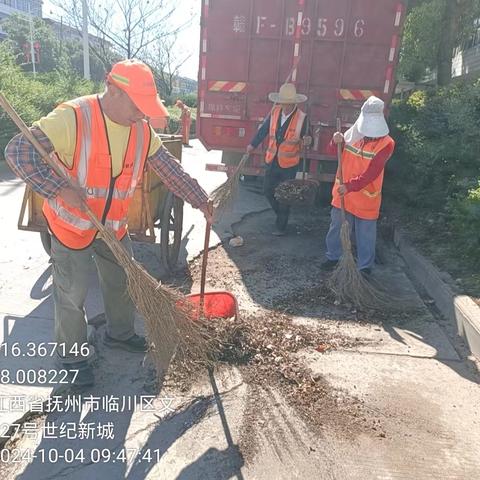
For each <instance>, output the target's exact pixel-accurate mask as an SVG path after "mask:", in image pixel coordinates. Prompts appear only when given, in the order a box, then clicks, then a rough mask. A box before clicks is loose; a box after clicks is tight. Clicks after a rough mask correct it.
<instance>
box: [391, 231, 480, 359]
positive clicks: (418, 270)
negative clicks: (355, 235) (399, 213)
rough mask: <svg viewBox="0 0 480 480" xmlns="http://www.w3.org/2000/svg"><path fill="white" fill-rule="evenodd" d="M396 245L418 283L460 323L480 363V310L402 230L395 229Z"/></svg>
mask: <svg viewBox="0 0 480 480" xmlns="http://www.w3.org/2000/svg"><path fill="white" fill-rule="evenodd" d="M393 242H394V244H395V246H396V247H397V249H398V251H399V252H400V255H401V256H402V257H403V259H404V261H405V263H406V264H407V266H408V268H409V270H410V273H411V275H412V276H413V277H414V279H415V281H417V282H418V283H419V284H420V285H422V286H423V288H425V290H426V292H427V293H428V295H430V296H431V297H432V299H433V300H434V302H435V305H436V307H437V308H438V310H439V311H440V313H441V314H442V315H443V316H444V317H445V318H446V319H447V320H449V321H451V322H452V323H456V325H457V332H458V334H459V335H460V336H461V337H463V338H464V339H465V340H466V342H467V344H468V346H469V348H470V351H471V352H472V353H473V355H475V357H477V358H478V359H479V360H480V307H479V306H478V305H477V304H476V303H475V302H474V301H473V300H472V299H471V298H470V297H469V296H467V295H461V294H459V293H458V292H455V291H454V290H453V289H452V288H451V287H450V286H449V285H447V284H446V283H445V282H444V280H443V277H442V274H441V272H440V271H439V270H438V268H437V267H435V265H434V264H433V263H432V262H430V261H429V260H427V259H426V258H425V257H424V256H423V255H421V254H420V253H419V252H418V251H417V250H416V249H415V248H414V247H413V246H412V245H411V243H410V242H409V241H408V240H407V236H406V234H405V232H403V231H402V230H401V229H400V228H397V227H394V228H393Z"/></svg>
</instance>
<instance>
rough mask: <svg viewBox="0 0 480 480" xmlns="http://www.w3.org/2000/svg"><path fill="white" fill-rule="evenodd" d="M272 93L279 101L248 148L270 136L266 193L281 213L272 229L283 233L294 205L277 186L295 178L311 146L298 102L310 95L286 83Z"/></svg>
mask: <svg viewBox="0 0 480 480" xmlns="http://www.w3.org/2000/svg"><path fill="white" fill-rule="evenodd" d="M268 97H269V99H270V100H271V101H272V102H274V103H275V105H274V107H273V109H272V111H271V113H270V115H268V117H267V118H266V119H265V120H264V122H263V123H262V125H261V126H260V128H259V130H258V132H257V134H256V135H255V137H254V138H253V139H252V141H251V142H250V144H249V145H248V146H247V150H246V151H247V153H248V154H251V153H252V152H253V151H254V150H255V148H257V147H258V146H259V145H260V144H261V143H262V142H263V140H264V139H265V138H267V137H268V146H267V151H266V154H265V163H266V164H267V168H266V170H265V178H264V193H265V196H266V197H267V200H268V201H269V203H270V205H271V206H272V208H273V211H274V212H275V213H276V216H277V218H276V223H275V229H274V230H273V232H272V233H273V235H276V236H282V235H285V234H286V231H287V225H288V218H289V215H290V207H289V206H288V205H284V204H281V203H279V202H278V201H277V199H276V198H275V189H276V188H277V187H278V185H280V183H282V182H284V181H286V180H291V179H293V178H295V176H296V174H297V170H298V165H299V163H300V154H301V151H302V148H303V146H304V145H305V146H309V145H310V144H311V143H312V138H311V137H310V136H309V135H307V122H306V117H307V115H306V114H305V112H303V111H302V110H300V109H299V108H298V104H300V103H303V102H305V101H306V100H307V97H306V95H302V94H298V93H297V90H296V88H295V85H293V84H292V83H286V84H284V85H282V86H281V88H280V91H279V92H278V93H277V92H273V93H270V94H269V96H268Z"/></svg>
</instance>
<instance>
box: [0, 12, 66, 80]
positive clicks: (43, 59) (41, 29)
mask: <svg viewBox="0 0 480 480" xmlns="http://www.w3.org/2000/svg"><path fill="white" fill-rule="evenodd" d="M2 28H3V30H4V31H5V33H6V34H7V38H8V41H9V42H10V44H11V45H12V51H13V54H14V55H15V56H16V58H17V63H19V64H20V65H22V66H23V67H24V68H25V69H28V70H30V71H31V70H32V62H31V58H30V20H29V18H28V17H26V16H24V15H11V16H10V17H8V18H7V19H5V20H4V22H3V23H2ZM33 41H34V44H35V43H36V44H38V49H37V50H38V51H39V57H40V58H37V62H36V63H38V65H36V70H37V72H50V71H52V70H54V69H55V68H56V67H57V66H58V64H59V54H60V52H59V45H58V41H57V39H56V37H55V34H54V33H53V31H52V29H51V28H50V27H49V26H48V25H47V24H46V23H45V22H44V21H43V20H42V19H41V18H38V17H35V18H34V19H33ZM38 60H39V61H38Z"/></svg>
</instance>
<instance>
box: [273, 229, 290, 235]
mask: <svg viewBox="0 0 480 480" xmlns="http://www.w3.org/2000/svg"><path fill="white" fill-rule="evenodd" d="M286 234H287V232H286V231H285V230H278V228H276V229H275V230H274V231H273V232H272V235H275V236H276V237H283V236H285V235H286Z"/></svg>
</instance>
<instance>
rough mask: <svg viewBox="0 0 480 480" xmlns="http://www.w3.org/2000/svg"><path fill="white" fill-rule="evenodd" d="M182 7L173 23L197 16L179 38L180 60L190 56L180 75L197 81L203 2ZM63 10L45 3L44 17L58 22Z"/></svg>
mask: <svg viewBox="0 0 480 480" xmlns="http://www.w3.org/2000/svg"><path fill="white" fill-rule="evenodd" d="M177 3H178V4H179V5H181V7H179V8H177V10H176V11H175V13H174V15H173V17H172V23H174V24H175V25H181V24H182V23H183V22H185V18H186V17H187V18H189V17H190V16H191V15H192V14H194V15H196V17H195V18H194V20H193V22H192V24H191V25H190V26H189V27H187V28H186V29H185V30H183V31H182V32H181V33H180V34H179V36H178V43H177V46H176V49H178V52H179V56H180V58H185V57H187V56H188V55H189V54H191V55H190V57H189V59H188V60H187V61H186V62H185V63H184V64H183V65H182V66H181V68H180V75H181V76H184V77H189V78H193V79H196V78H197V73H198V56H199V45H200V11H201V0H177ZM60 15H61V10H59V9H58V8H57V7H55V6H54V5H53V4H52V3H51V2H50V1H48V0H44V1H43V16H44V17H50V18H53V19H55V20H58V19H59V17H60Z"/></svg>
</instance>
